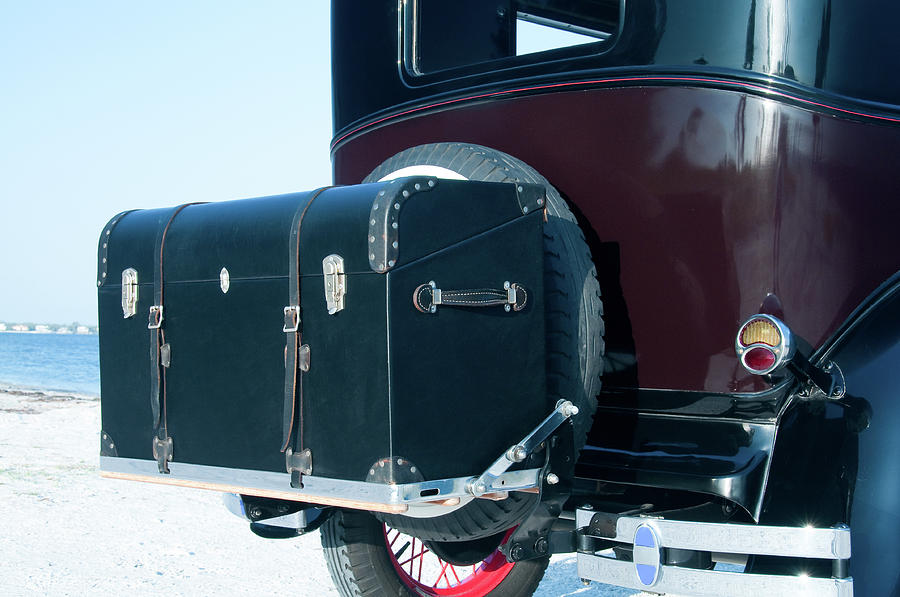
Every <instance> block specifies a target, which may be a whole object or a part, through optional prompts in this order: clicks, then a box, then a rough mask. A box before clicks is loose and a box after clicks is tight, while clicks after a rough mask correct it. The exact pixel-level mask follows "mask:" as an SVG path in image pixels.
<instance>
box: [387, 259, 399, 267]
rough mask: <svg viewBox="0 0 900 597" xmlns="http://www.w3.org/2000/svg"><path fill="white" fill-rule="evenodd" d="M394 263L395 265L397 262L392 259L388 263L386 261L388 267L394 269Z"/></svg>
mask: <svg viewBox="0 0 900 597" xmlns="http://www.w3.org/2000/svg"><path fill="white" fill-rule="evenodd" d="M395 263H397V262H396V261H394V260H393V259H391V260H390V261H388V266H390V267H394V264H395Z"/></svg>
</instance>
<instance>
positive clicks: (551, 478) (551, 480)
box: [547, 473, 559, 485]
mask: <svg viewBox="0 0 900 597" xmlns="http://www.w3.org/2000/svg"><path fill="white" fill-rule="evenodd" d="M557 483H559V477H558V476H557V475H556V474H554V473H547V485H556V484H557Z"/></svg>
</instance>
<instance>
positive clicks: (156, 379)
mask: <svg viewBox="0 0 900 597" xmlns="http://www.w3.org/2000/svg"><path fill="white" fill-rule="evenodd" d="M198 204H199V203H184V204H182V205H179V206H177V207H174V208H172V210H171V213H170V214H169V218H168V220H167V221H166V225H165V226H164V227H162V228H160V229H159V231H158V232H157V234H156V249H155V251H154V265H153V305H151V306H150V320H149V322H148V324H147V327H148V328H149V329H150V410H151V412H152V414H153V431H154V438H153V445H152V453H153V458H154V459H155V460H156V464H157V466H158V467H159V472H160V473H163V474H168V473H169V462H171V461H172V456H173V450H172V447H173V444H172V438H171V437H169V432H168V428H167V424H166V369H167V368H168V366H169V354H170V351H169V346H168V345H167V344H166V339H165V332H164V331H163V320H164V319H163V318H164V310H163V304H164V302H163V290H164V280H163V252H164V251H165V248H166V235H167V234H168V233H169V227H170V226H171V225H172V221H173V220H174V219H175V216H177V215H178V214H179V213H181V210H183V209H184V208H185V207H187V206H189V205H198ZM164 348H165V350H163V349H164ZM162 353H165V358H160V355H161V354H162Z"/></svg>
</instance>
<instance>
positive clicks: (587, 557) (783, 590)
mask: <svg viewBox="0 0 900 597" xmlns="http://www.w3.org/2000/svg"><path fill="white" fill-rule="evenodd" d="M578 576H580V577H581V578H586V579H589V580H595V581H598V582H603V583H608V584H613V585H619V586H622V587H627V588H631V589H637V590H643V591H652V592H653V593H677V594H685V595H696V596H709V597H720V596H721V595H729V596H730V597H760V595H791V597H852V595H853V579H852V578H843V579H837V578H810V577H803V576H777V575H769V574H745V573H742V572H723V571H718V570H696V569H693V568H679V567H677V566H662V567H661V568H660V571H659V579H658V580H657V581H656V583H655V584H653V586H652V587H647V586H645V585H643V584H641V582H640V580H639V579H638V576H637V574H636V573H635V568H634V564H633V563H632V562H626V561H622V560H616V559H613V558H612V557H606V556H600V555H591V554H585V553H579V554H578Z"/></svg>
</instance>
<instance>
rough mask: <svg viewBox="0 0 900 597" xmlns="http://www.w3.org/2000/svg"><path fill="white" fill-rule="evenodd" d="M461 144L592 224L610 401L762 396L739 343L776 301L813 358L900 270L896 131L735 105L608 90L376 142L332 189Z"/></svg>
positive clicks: (748, 101)
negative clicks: (493, 157)
mask: <svg viewBox="0 0 900 597" xmlns="http://www.w3.org/2000/svg"><path fill="white" fill-rule="evenodd" d="M460 139H464V140H466V141H467V142H473V143H479V144H482V145H486V146H489V147H494V148H497V149H500V150H502V151H505V152H507V153H510V154H512V155H515V156H516V157H518V158H520V159H522V160H524V161H525V162H527V163H529V164H530V165H532V166H534V167H535V168H536V169H537V170H538V171H540V172H541V173H542V174H543V175H544V176H546V177H547V178H548V179H549V180H550V181H551V182H552V183H553V184H554V185H555V186H556V187H557V188H558V189H559V190H560V192H561V193H562V194H563V196H565V197H566V198H567V199H568V200H569V201H570V202H571V203H572V204H574V206H575V208H576V210H577V211H578V212H580V215H581V216H582V217H583V221H582V222H581V224H582V227H583V229H584V230H585V233H586V236H587V239H588V242H589V244H590V245H591V248H592V251H593V255H594V260H595V263H596V264H597V266H598V275H599V277H600V280H601V287H602V290H603V294H604V297H605V308H606V321H607V333H606V342H607V354H608V357H609V365H608V369H607V371H606V375H605V387H606V388H608V389H610V390H612V389H615V388H636V387H641V388H665V389H677V390H703V391H707V392H726V393H727V392H751V391H760V390H763V389H765V388H766V387H767V386H766V385H765V384H764V383H763V382H762V381H761V380H760V378H758V377H753V376H750V375H748V374H746V373H745V372H743V370H742V369H741V368H740V366H739V365H738V363H737V359H736V358H735V356H734V350H733V342H734V334H735V333H736V332H737V326H738V325H739V324H740V322H741V321H742V320H743V319H744V318H745V317H746V316H747V315H748V314H752V313H755V312H758V311H759V310H760V308H761V303H762V302H763V301H765V300H767V296H768V295H769V294H774V295H776V297H777V301H776V302H779V303H780V305H781V308H782V309H783V311H784V320H785V322H786V323H787V324H788V325H789V326H790V327H791V328H792V329H793V330H794V331H795V332H796V333H797V334H798V335H800V336H801V337H803V338H805V339H806V340H808V341H809V342H811V343H812V344H813V345H814V346H816V345H819V344H820V343H821V342H823V341H824V340H825V339H826V338H827V337H828V336H829V335H830V334H831V333H832V332H834V330H835V329H837V327H838V326H839V325H840V324H841V323H842V322H843V321H844V319H845V318H846V317H847V316H848V315H849V314H850V312H851V311H852V309H853V308H854V307H855V306H856V305H857V304H859V302H860V301H862V300H863V299H864V298H865V297H866V296H867V295H868V294H869V293H870V292H872V291H873V290H874V289H875V288H876V287H877V286H878V285H879V284H880V283H881V282H882V281H883V280H884V279H886V278H887V277H888V276H890V275H891V274H892V273H893V272H894V271H896V269H897V264H898V255H900V240H898V238H897V237H896V235H895V234H894V232H893V222H896V221H900V202H897V201H894V200H892V199H891V198H896V197H900V179H898V177H896V176H895V165H894V163H893V162H894V158H893V156H896V155H900V128H894V127H879V126H873V125H869V124H863V123H858V122H853V121H848V120H842V119H836V118H833V117H826V116H823V115H821V114H818V113H815V112H811V111H808V110H803V109H799V108H796V107H793V106H790V105H786V104H784V103H781V102H778V101H775V100H773V99H766V98H760V97H757V96H754V95H748V94H745V93H739V92H734V91H723V90H715V89H708V88H698V87H693V88H669V87H644V88H612V89H595V90H590V91H582V92H572V93H557V94H550V95H537V96H527V97H520V98H515V99H508V100H503V101H499V100H498V101H494V102H490V103H482V104H473V105H468V106H466V107H465V108H458V109H454V110H447V111H443V112H436V113H432V114H428V115H423V116H419V117H416V118H410V119H407V120H403V121H400V122H396V123H394V124H392V125H391V126H386V127H383V128H380V129H376V130H373V131H371V132H369V133H367V134H365V135H362V136H360V137H359V138H357V139H355V140H354V141H353V142H352V143H347V144H345V145H343V146H341V148H340V149H339V150H338V151H337V153H336V154H335V175H336V180H337V182H339V183H353V182H357V181H358V180H360V179H361V178H362V177H363V176H365V175H366V174H367V173H368V172H369V171H370V170H371V169H373V168H374V167H375V166H376V165H377V164H378V163H380V162H381V161H383V160H384V159H386V158H387V157H389V156H391V155H393V154H394V153H396V152H398V151H400V150H402V149H405V148H407V147H410V146H414V145H418V144H421V143H427V142H434V141H454V140H460ZM768 300H770V301H772V299H768Z"/></svg>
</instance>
